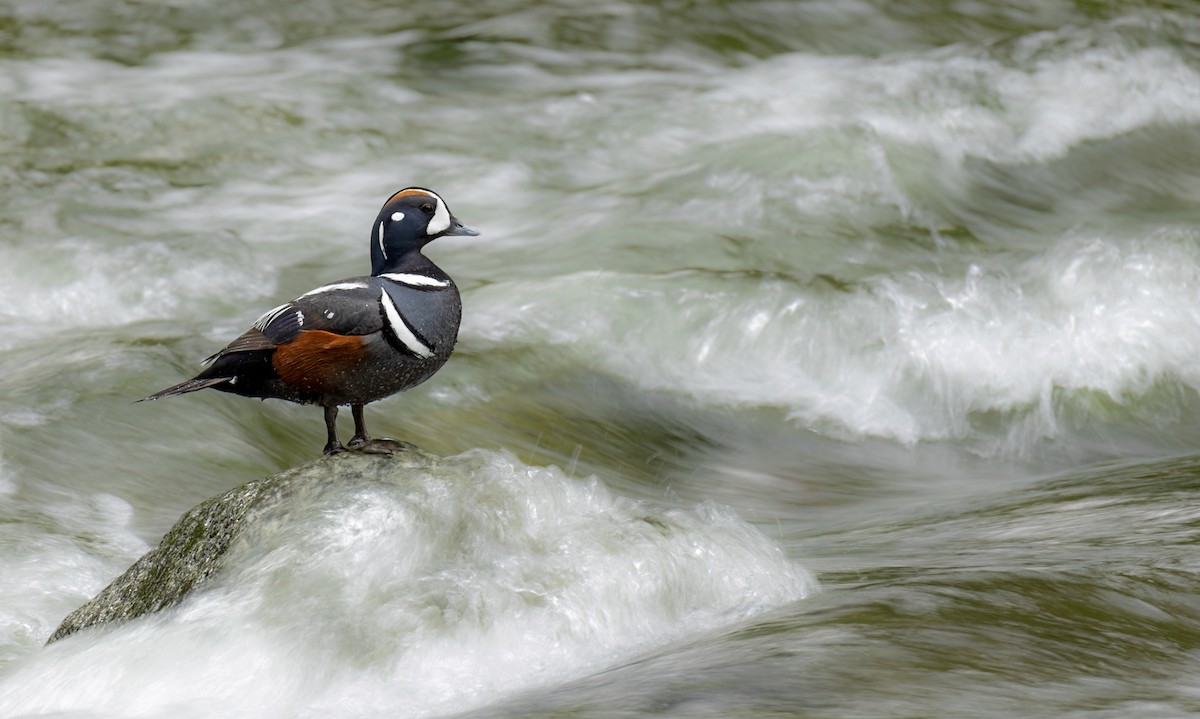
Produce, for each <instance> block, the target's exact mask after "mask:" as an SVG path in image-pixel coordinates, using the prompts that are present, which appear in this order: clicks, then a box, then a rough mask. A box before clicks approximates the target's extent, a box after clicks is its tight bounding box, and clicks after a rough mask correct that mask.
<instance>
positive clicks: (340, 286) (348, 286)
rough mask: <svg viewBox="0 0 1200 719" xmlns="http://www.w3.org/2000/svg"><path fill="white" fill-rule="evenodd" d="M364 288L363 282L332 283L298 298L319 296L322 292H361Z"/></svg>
mask: <svg viewBox="0 0 1200 719" xmlns="http://www.w3.org/2000/svg"><path fill="white" fill-rule="evenodd" d="M366 287H367V285H366V283H365V282H334V283H333V284H331V285H324V286H321V287H318V288H317V289H315V290H309V291H308V292H305V293H304V294H302V295H300V297H309V296H311V295H319V294H321V293H322V292H337V291H338V290H362V289H366ZM300 297H297V298H296V299H300Z"/></svg>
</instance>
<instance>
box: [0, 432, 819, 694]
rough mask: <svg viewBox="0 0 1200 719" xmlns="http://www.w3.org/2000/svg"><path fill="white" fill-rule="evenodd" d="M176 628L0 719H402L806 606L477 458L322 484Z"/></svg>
mask: <svg viewBox="0 0 1200 719" xmlns="http://www.w3.org/2000/svg"><path fill="white" fill-rule="evenodd" d="M275 519H276V520H277V521H267V522H265V523H264V524H263V525H261V527H260V531H259V532H258V533H257V534H255V535H252V536H247V537H245V538H244V539H243V541H241V543H240V545H239V546H238V547H237V548H235V549H234V550H233V552H234V553H233V554H232V555H231V566H232V567H233V571H232V574H231V575H230V576H229V577H228V579H227V580H225V581H223V582H222V583H221V584H220V585H219V586H218V587H216V588H214V589H213V590H211V591H208V592H205V593H202V594H201V595H199V596H197V597H195V598H194V599H193V600H191V601H188V602H186V603H185V604H184V605H182V606H181V607H180V608H179V609H177V610H174V611H171V612H167V613H164V614H160V615H158V616H156V617H152V618H149V619H146V620H143V621H138V622H134V623H132V624H130V625H127V626H125V627H122V628H118V629H115V630H113V631H110V632H108V633H103V632H85V633H83V634H80V635H77V636H75V637H72V638H69V639H67V640H65V641H62V642H60V643H57V644H55V645H52V646H51V647H49V648H48V649H47V650H45V651H43V652H40V653H37V654H35V655H33V656H31V657H29V658H28V659H27V660H26V661H25V662H23V663H22V664H21V666H19V667H18V668H16V669H15V671H12V672H10V673H9V674H8V675H7V676H5V677H3V678H2V679H0V714H4V715H6V716H7V715H14V714H26V713H34V712H41V713H51V712H71V711H87V712H96V713H100V714H104V715H106V716H166V715H168V714H173V713H174V712H177V711H182V712H183V713H184V715H185V716H204V715H208V716H213V715H218V716H268V717H269V716H281V717H282V716H289V717H290V716H297V715H300V716H335V717H336V716H363V715H376V714H378V715H386V716H389V717H411V716H428V715H432V714H442V713H446V712H455V711H462V710H466V709H468V708H471V707H473V706H478V705H480V704H482V703H485V702H488V701H492V700H495V699H497V698H498V697H500V696H504V695H507V694H510V693H513V692H516V691H520V690H523V689H527V688H532V687H537V686H545V685H547V684H550V683H554V682H559V681H563V680H566V679H569V678H572V677H578V676H583V675H586V674H587V673H590V672H593V671H595V670H597V669H600V668H603V667H605V666H607V665H610V664H613V663H616V662H621V661H623V660H627V659H631V658H633V657H635V656H636V655H637V654H638V653H640V652H644V651H646V650H648V649H651V648H653V647H656V646H660V645H661V644H663V643H664V642H669V641H671V640H674V639H678V638H682V637H685V636H692V635H694V634H695V633H696V632H701V631H704V630H707V629H713V628H716V627H720V626H724V625H727V624H729V623H731V622H736V621H738V620H739V619H741V618H743V617H747V616H750V615H753V614H755V613H757V612H760V611H762V610H764V609H766V608H769V607H775V606H779V605H782V604H786V603H788V602H792V601H795V600H797V599H800V598H801V597H803V596H805V595H806V594H808V593H809V592H812V591H814V590H815V588H816V585H815V583H814V582H813V580H812V578H811V577H810V576H809V575H808V573H807V572H805V571H804V570H803V569H802V568H800V567H798V566H797V565H795V564H794V563H793V562H791V561H789V560H788V559H787V558H785V557H784V556H783V554H782V552H781V551H780V550H779V549H778V548H777V547H775V546H774V545H773V544H772V543H771V542H770V541H769V540H768V539H767V538H766V537H765V536H763V535H762V534H761V533H759V532H758V531H757V530H755V529H754V528H753V527H751V526H750V525H748V524H746V523H745V522H743V521H742V520H740V519H739V518H738V517H737V516H735V515H734V514H733V512H732V511H730V510H729V509H727V508H724V507H719V506H715V505H703V506H700V507H697V508H695V509H693V510H690V511H682V510H669V511H664V510H661V509H656V508H654V507H650V506H647V505H644V504H640V503H637V502H634V501H630V500H626V499H622V498H619V497H616V496H613V495H612V494H610V493H609V492H608V491H607V490H606V489H605V488H604V486H603V485H602V484H600V483H599V482H598V481H596V480H594V479H590V480H578V479H571V478H569V477H567V476H565V475H564V474H563V473H562V472H560V471H558V470H556V469H553V468H551V469H542V468H536V467H527V466H524V465H521V464H519V463H518V462H516V461H515V460H514V459H513V458H512V457H510V456H508V455H506V454H502V453H496V452H483V451H475V452H472V453H469V454H467V455H464V456H462V457H459V458H452V459H448V460H446V461H445V462H444V463H443V464H442V465H441V466H440V467H439V469H438V470H437V472H436V473H434V474H423V475H420V476H418V477H416V478H415V479H414V481H413V482H412V483H411V484H408V485H404V486H394V485H386V484H381V483H377V482H373V481H370V480H362V481H358V482H354V481H351V482H348V483H339V485H338V486H332V487H329V488H326V490H325V491H324V493H323V494H321V495H320V496H317V497H314V498H311V500H310V501H308V502H307V503H306V504H301V505H299V506H294V507H292V509H291V511H290V513H289V514H288V515H287V516H279V517H276V518H275Z"/></svg>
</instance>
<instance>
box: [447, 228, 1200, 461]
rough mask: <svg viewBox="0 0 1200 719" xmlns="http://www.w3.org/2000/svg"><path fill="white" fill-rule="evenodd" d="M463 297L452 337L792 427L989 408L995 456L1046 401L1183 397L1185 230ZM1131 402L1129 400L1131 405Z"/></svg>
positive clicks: (1188, 357) (1023, 438)
mask: <svg viewBox="0 0 1200 719" xmlns="http://www.w3.org/2000/svg"><path fill="white" fill-rule="evenodd" d="M530 283H531V280H523V281H522V283H520V285H519V286H518V285H517V284H516V283H512V284H497V285H493V286H490V287H487V288H482V289H480V290H477V291H476V293H475V295H474V296H473V297H471V298H469V301H470V304H471V306H472V311H471V312H468V313H465V318H464V325H463V330H462V337H463V341H465V342H471V343H477V346H482V347H485V348H486V347H489V346H495V345H503V346H529V345H533V346H537V345H540V344H543V343H546V344H550V345H554V346H557V347H559V348H560V351H562V352H566V353H568V354H569V356H570V357H571V358H572V359H573V360H574V361H577V362H581V363H585V364H587V365H589V366H591V367H592V368H594V369H595V370H596V371H601V372H605V373H611V374H615V375H617V376H620V377H622V378H624V379H625V380H626V381H627V382H629V383H631V384H633V385H635V386H641V387H645V388H648V389H653V390H663V391H669V392H674V393H679V394H684V395H689V396H693V397H696V398H698V399H700V400H702V401H704V402H706V403H713V404H724V405H730V406H742V405H759V406H772V407H782V408H784V409H786V410H787V412H788V413H789V415H790V416H791V418H792V419H793V420H794V421H796V422H797V423H798V424H800V425H802V426H807V427H811V428H815V429H820V430H822V431H829V432H832V433H834V434H837V435H842V436H846V437H862V436H864V435H874V436H882V437H888V438H892V439H896V440H899V441H902V442H908V443H911V442H918V441H924V440H943V439H962V438H967V437H970V436H972V435H973V434H974V433H975V432H977V431H978V430H979V429H980V423H981V422H983V421H984V420H985V419H986V417H984V415H987V414H988V413H994V412H998V413H1002V414H1005V415H1006V416H1007V417H1008V419H1009V420H1011V421H1013V422H1014V424H1013V426H1012V427H1010V428H1009V431H1010V432H1011V436H1008V437H1002V438H1000V439H998V440H997V441H999V442H1000V443H1001V444H1005V445H1006V446H1007V447H1008V449H1021V448H1023V447H1026V446H1027V445H1029V444H1030V443H1033V442H1036V441H1039V440H1042V439H1046V438H1051V437H1054V436H1056V435H1057V433H1058V432H1059V430H1060V418H1061V416H1062V411H1063V407H1062V406H1061V404H1060V401H1061V399H1062V398H1061V397H1059V393H1060V392H1063V391H1066V392H1068V393H1075V394H1074V396H1083V395H1086V394H1087V393H1091V392H1097V393H1102V394H1103V395H1104V396H1106V397H1108V398H1109V399H1110V400H1111V401H1113V402H1115V403H1118V404H1122V403H1125V404H1128V405H1131V407H1135V406H1136V405H1137V400H1138V397H1140V396H1141V395H1142V394H1143V393H1146V392H1148V391H1149V390H1150V389H1151V388H1152V387H1153V386H1154V384H1155V383H1156V382H1168V383H1170V382H1182V383H1183V384H1184V385H1185V386H1187V387H1191V388H1192V389H1194V390H1196V391H1200V370H1198V369H1197V366H1196V364H1195V357H1196V356H1200V333H1198V332H1197V331H1196V328H1197V327H1200V305H1198V304H1197V303H1196V301H1195V288H1196V287H1197V286H1200V236H1198V235H1197V234H1196V233H1193V232H1190V231H1164V232H1160V233H1155V234H1153V235H1152V236H1148V237H1143V238H1134V239H1128V240H1116V239H1112V238H1102V237H1088V236H1081V237H1074V238H1066V239H1064V240H1063V241H1061V242H1059V243H1057V244H1056V245H1054V246H1052V247H1051V248H1050V249H1048V250H1047V251H1045V252H1043V253H1040V254H1037V255H1035V256H1033V257H1029V258H1027V259H1024V260H1017V261H1014V260H1013V259H1012V258H1011V257H1006V256H995V257H993V258H991V259H990V260H987V259H983V258H980V262H978V263H976V264H973V265H971V266H969V267H968V268H967V269H966V270H964V271H963V272H961V273H960V274H957V275H955V274H954V273H945V274H942V273H939V274H932V273H926V272H920V271H917V270H908V271H901V272H896V273H882V274H878V275H874V276H871V277H868V278H866V279H864V280H863V281H861V282H859V283H856V284H855V285H853V286H852V287H851V288H850V289H849V290H848V291H836V290H833V289H831V288H830V287H829V286H827V285H824V284H823V283H821V282H820V281H816V282H814V283H811V284H800V283H793V282H788V281H784V280H761V279H759V278H756V277H754V276H745V277H743V278H742V279H741V280H736V279H731V278H729V277H722V276H719V275H711V274H703V273H681V274H679V275H675V276H672V277H665V278H664V277H655V278H651V277H646V276H642V275H621V274H616V273H581V274H577V275H573V276H567V277H560V278H555V279H553V280H549V281H546V282H542V283H540V284H536V285H535V286H532V287H531V286H530ZM1131 411H1132V409H1131Z"/></svg>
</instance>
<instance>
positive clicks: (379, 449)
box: [346, 435, 404, 454]
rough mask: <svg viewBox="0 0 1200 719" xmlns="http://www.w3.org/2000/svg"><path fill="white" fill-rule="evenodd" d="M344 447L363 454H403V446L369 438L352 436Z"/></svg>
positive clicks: (385, 440)
mask: <svg viewBox="0 0 1200 719" xmlns="http://www.w3.org/2000/svg"><path fill="white" fill-rule="evenodd" d="M346 446H347V447H348V448H350V449H352V450H354V451H355V452H363V453H365V454H395V453H396V452H403V451H404V445H402V444H400V443H399V442H397V441H396V440H394V439H386V438H380V439H371V438H370V437H360V436H359V435H354V437H352V438H351V439H350V441H349V442H347V443H346Z"/></svg>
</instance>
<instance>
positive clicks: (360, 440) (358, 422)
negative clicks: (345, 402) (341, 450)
mask: <svg viewBox="0 0 1200 719" xmlns="http://www.w3.org/2000/svg"><path fill="white" fill-rule="evenodd" d="M350 414H352V415H354V436H353V437H351V438H350V441H349V442H348V443H347V445H346V446H348V447H349V448H350V449H353V450H356V451H359V452H367V453H368V454H391V453H393V452H399V451H400V450H402V449H404V447H403V446H401V444H400V443H399V442H397V441H396V440H394V439H371V435H369V434H367V424H366V422H365V421H364V420H363V406H362V405H361V404H352V405H350Z"/></svg>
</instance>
